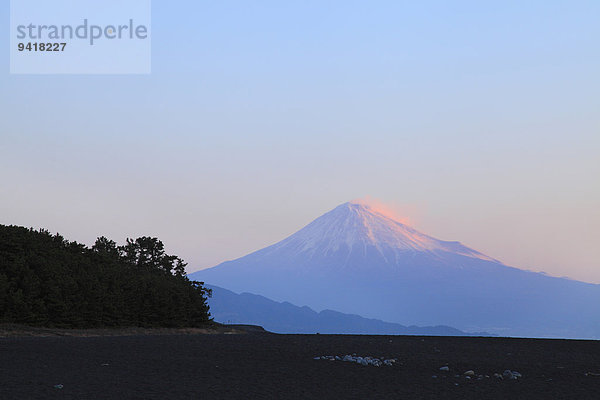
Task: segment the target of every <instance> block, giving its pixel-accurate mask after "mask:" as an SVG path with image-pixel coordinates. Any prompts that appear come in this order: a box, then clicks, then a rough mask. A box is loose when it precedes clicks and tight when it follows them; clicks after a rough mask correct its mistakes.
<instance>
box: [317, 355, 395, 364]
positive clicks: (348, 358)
mask: <svg viewBox="0 0 600 400" xmlns="http://www.w3.org/2000/svg"><path fill="white" fill-rule="evenodd" d="M313 359H314V360H329V361H345V362H354V363H357V364H360V365H364V366H367V365H372V366H374V367H381V366H382V365H386V366H388V367H391V366H392V365H394V363H396V362H397V361H398V360H397V359H396V358H389V359H385V358H383V357H381V358H377V357H370V356H367V357H361V356H357V355H356V353H354V354H352V355H350V354H346V355H345V356H343V357H340V356H320V357H314V358H313Z"/></svg>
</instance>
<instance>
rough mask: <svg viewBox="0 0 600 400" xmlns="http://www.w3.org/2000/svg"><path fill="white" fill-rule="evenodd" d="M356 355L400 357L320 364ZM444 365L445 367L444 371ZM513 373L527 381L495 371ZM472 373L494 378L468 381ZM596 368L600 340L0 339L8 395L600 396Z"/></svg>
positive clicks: (3, 390)
mask: <svg viewBox="0 0 600 400" xmlns="http://www.w3.org/2000/svg"><path fill="white" fill-rule="evenodd" d="M352 353H356V354H357V355H359V356H377V357H381V356H384V357H386V358H397V359H398V364H397V365H395V366H392V367H385V366H384V367H379V368H377V367H373V366H361V365H358V364H355V363H350V362H341V361H325V360H313V357H315V356H321V355H340V356H343V355H345V354H352ZM445 365H447V366H448V367H449V368H450V371H449V372H442V371H440V370H439V368H440V367H442V366H445ZM506 369H510V370H516V371H518V372H520V373H521V374H522V375H523V377H522V378H521V379H519V380H500V379H497V378H493V377H492V376H493V374H494V373H496V372H498V373H502V372H503V371H504V370H506ZM467 370H474V371H475V373H476V374H477V375H479V374H481V375H488V376H490V378H485V377H483V378H482V379H481V380H478V379H477V377H474V379H470V380H468V379H466V378H465V377H464V376H463V372H465V371H467ZM595 374H600V342H597V341H571V340H569V341H567V340H533V339H504V338H465V337H403V336H333V335H332V336H329V335H274V334H267V333H262V334H261V333H248V334H213V335H207V334H196V335H189V334H188V335H143V336H142V335H137V336H112V337H107V336H104V337H67V336H64V337H8V338H0V399H2V400H8V399H355V398H356V399H359V398H360V399H363V398H364V399H367V398H368V399H511V400H512V399H600V376H597V375H595ZM455 375H459V376H458V377H457V376H455ZM433 376H436V377H435V378H434V377H433ZM55 385H63V386H62V388H55Z"/></svg>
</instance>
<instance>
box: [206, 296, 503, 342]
mask: <svg viewBox="0 0 600 400" xmlns="http://www.w3.org/2000/svg"><path fill="white" fill-rule="evenodd" d="M206 287H207V288H209V289H212V293H213V295H212V298H210V299H209V305H210V310H211V314H212V315H213V317H214V319H215V321H218V322H221V323H226V324H231V323H243V324H256V325H261V326H263V327H264V328H265V329H266V330H268V331H270V332H275V333H328V334H336V333H343V334H377V335H435V336H493V335H490V334H489V333H486V332H476V333H466V332H463V331H460V330H458V329H455V328H452V327H449V326H428V327H419V326H404V325H400V324H394V323H390V322H384V321H380V320H376V319H367V318H363V317H361V316H359V315H352V314H343V313H340V312H336V311H331V310H324V311H321V312H319V313H317V312H315V311H314V310H312V309H311V308H309V307H306V306H304V307H298V306H295V305H293V304H291V303H288V302H283V303H279V302H276V301H273V300H269V299H267V298H266V297H263V296H259V295H254V294H250V293H242V294H236V293H234V292H232V291H229V290H227V289H223V288H220V287H218V286H211V285H206Z"/></svg>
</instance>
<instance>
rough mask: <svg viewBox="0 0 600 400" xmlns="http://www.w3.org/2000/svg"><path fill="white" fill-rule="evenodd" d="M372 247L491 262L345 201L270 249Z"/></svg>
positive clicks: (326, 250)
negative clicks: (446, 254)
mask: <svg viewBox="0 0 600 400" xmlns="http://www.w3.org/2000/svg"><path fill="white" fill-rule="evenodd" d="M367 247H371V248H375V249H377V251H378V252H379V253H380V254H382V255H384V254H385V255H387V257H389V254H390V252H392V253H394V254H396V253H402V252H411V251H412V252H429V253H435V252H449V253H455V254H460V255H463V256H467V257H473V258H480V259H484V260H490V261H491V260H493V259H491V258H490V257H487V256H486V255H484V254H481V253H479V252H477V251H475V250H472V249H470V248H468V247H466V246H463V245H462V244H460V243H459V242H448V241H443V240H438V239H436V238H433V237H431V236H428V235H425V234H423V233H421V232H419V231H417V230H416V229H414V228H412V227H410V226H408V225H406V224H404V223H402V222H400V221H398V220H397V219H396V218H395V217H394V216H393V215H390V214H389V213H386V212H384V211H381V210H379V209H377V208H376V207H373V206H370V205H369V204H364V203H358V202H348V203H344V204H341V205H339V206H338V207H336V208H334V209H333V210H331V211H329V212H328V213H326V214H324V215H322V216H321V217H319V218H317V219H316V220H314V221H313V222H311V223H310V224H308V225H307V226H305V227H304V228H302V229H301V230H299V231H298V232H296V233H295V234H293V235H292V236H290V237H288V238H287V239H284V240H283V241H281V242H279V243H277V244H275V245H273V246H271V250H272V251H281V250H283V249H288V250H290V249H293V251H294V253H296V254H299V253H305V254H307V255H310V254H311V253H315V252H320V253H325V254H330V253H333V252H338V251H352V250H353V249H354V250H355V251H356V250H357V249H360V248H367Z"/></svg>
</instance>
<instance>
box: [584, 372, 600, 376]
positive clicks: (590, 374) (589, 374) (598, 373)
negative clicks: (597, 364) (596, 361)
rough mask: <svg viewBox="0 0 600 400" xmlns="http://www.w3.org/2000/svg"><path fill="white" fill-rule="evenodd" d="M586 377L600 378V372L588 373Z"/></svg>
mask: <svg viewBox="0 0 600 400" xmlns="http://www.w3.org/2000/svg"><path fill="white" fill-rule="evenodd" d="M585 376H600V372H586V373H585Z"/></svg>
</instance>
